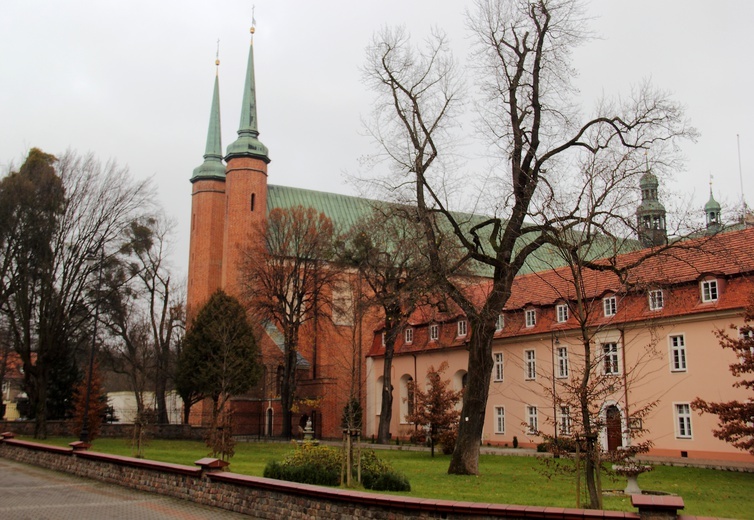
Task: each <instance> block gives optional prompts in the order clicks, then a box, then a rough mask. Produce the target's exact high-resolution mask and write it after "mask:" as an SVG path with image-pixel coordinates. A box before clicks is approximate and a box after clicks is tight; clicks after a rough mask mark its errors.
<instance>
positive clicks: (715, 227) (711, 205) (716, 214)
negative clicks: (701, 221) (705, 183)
mask: <svg viewBox="0 0 754 520" xmlns="http://www.w3.org/2000/svg"><path fill="white" fill-rule="evenodd" d="M712 178H713V177H712V174H710V176H709V200H708V201H707V204H705V205H704V214H705V215H706V217H707V231H708V232H709V233H717V232H718V231H720V229H722V225H721V224H722V220H721V219H720V210H721V209H722V208H721V207H720V203H719V202H717V201H716V200H715V197H713V196H712Z"/></svg>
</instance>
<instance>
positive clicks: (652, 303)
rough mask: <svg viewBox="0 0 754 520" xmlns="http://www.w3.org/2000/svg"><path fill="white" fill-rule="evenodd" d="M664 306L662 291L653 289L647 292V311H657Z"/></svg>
mask: <svg viewBox="0 0 754 520" xmlns="http://www.w3.org/2000/svg"><path fill="white" fill-rule="evenodd" d="M664 306H665V295H663V294H662V289H653V290H651V291H649V310H650V311H659V310H660V309H662V308H663V307H664Z"/></svg>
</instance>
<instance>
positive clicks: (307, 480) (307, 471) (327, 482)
mask: <svg viewBox="0 0 754 520" xmlns="http://www.w3.org/2000/svg"><path fill="white" fill-rule="evenodd" d="M264 476H265V477H267V478H275V479H278V480H287V481H289V482H300V483H302V484H314V485H317V486H337V485H338V484H340V472H334V471H332V470H326V469H323V468H322V467H321V466H317V465H316V464H303V465H301V466H286V465H284V464H281V463H279V462H270V463H269V464H267V466H266V467H265V468H264Z"/></svg>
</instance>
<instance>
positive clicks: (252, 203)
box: [251, 193, 257, 211]
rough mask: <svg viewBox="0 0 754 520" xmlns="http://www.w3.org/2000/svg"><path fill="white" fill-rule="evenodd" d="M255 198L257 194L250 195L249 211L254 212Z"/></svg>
mask: <svg viewBox="0 0 754 520" xmlns="http://www.w3.org/2000/svg"><path fill="white" fill-rule="evenodd" d="M256 198H257V194H256V193H252V194H251V211H254V206H255V203H256Z"/></svg>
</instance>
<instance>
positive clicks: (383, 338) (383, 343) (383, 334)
mask: <svg viewBox="0 0 754 520" xmlns="http://www.w3.org/2000/svg"><path fill="white" fill-rule="evenodd" d="M386 334H387V333H386V332H383V333H382V346H383V347H384V346H385V335H386Z"/></svg>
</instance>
